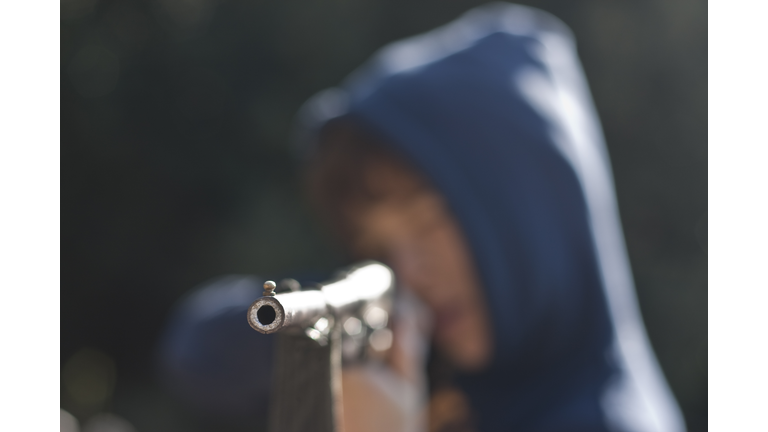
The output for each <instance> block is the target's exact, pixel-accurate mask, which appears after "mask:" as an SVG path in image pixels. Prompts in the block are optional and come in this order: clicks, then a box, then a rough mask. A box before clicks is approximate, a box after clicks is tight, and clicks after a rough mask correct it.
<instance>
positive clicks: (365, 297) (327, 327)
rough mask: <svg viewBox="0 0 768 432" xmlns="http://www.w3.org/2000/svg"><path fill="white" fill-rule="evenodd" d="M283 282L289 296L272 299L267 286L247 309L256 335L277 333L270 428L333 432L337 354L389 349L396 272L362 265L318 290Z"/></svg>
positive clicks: (338, 412)
mask: <svg viewBox="0 0 768 432" xmlns="http://www.w3.org/2000/svg"><path fill="white" fill-rule="evenodd" d="M281 285H284V286H285V287H286V288H287V289H288V290H289V292H283V293H278V294H276V293H275V290H276V289H277V284H275V283H274V282H272V281H267V282H266V283H265V284H264V295H263V296H262V297H260V298H258V299H256V301H254V302H253V304H252V305H251V306H250V308H249V309H248V323H249V324H250V326H251V327H252V328H253V329H254V330H256V331H258V332H260V333H263V334H270V333H278V340H277V350H276V352H275V363H274V364H275V374H274V376H273V389H274V390H273V394H274V398H273V399H272V400H271V405H270V407H269V413H270V418H269V431H271V432H306V431H313V432H314V431H317V432H338V431H340V430H341V429H342V426H341V424H342V418H343V411H342V410H343V407H342V403H341V360H342V350H343V351H344V354H345V356H344V357H345V358H346V357H350V358H355V357H356V358H362V357H364V356H365V355H366V352H368V351H369V350H371V349H372V350H374V351H377V350H379V351H380V350H384V349H386V348H388V346H389V344H391V332H390V331H389V330H388V329H387V328H386V324H387V321H388V316H389V314H390V312H391V309H392V300H393V299H392V296H393V292H394V274H393V273H392V270H390V269H389V267H387V266H385V265H384V264H381V263H378V262H374V261H367V262H363V263H360V264H357V265H355V266H352V267H350V268H347V269H345V270H343V271H341V272H339V273H338V274H337V277H336V278H334V279H332V280H330V281H327V282H324V283H321V284H319V285H318V286H313V287H306V288H304V289H302V287H301V286H300V285H299V284H298V283H297V282H296V281H293V280H289V281H287V282H286V283H281ZM342 333H344V338H343V339H342ZM382 341H383V342H382ZM342 345H343V346H342ZM377 345H378V346H377Z"/></svg>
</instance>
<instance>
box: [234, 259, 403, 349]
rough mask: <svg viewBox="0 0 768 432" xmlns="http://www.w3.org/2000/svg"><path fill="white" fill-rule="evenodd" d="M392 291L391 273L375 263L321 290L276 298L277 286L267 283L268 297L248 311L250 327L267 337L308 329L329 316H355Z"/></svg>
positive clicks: (368, 263) (255, 303) (366, 265)
mask: <svg viewBox="0 0 768 432" xmlns="http://www.w3.org/2000/svg"><path fill="white" fill-rule="evenodd" d="M393 287H394V275H393V273H392V270H390V269H389V267H387V266H385V265H384V264H381V263H378V262H375V261H369V262H365V263H362V264H360V265H358V266H355V267H353V268H351V269H349V270H348V271H346V272H345V273H344V274H343V275H342V276H341V277H340V278H338V279H336V280H332V281H329V282H325V283H323V284H321V285H320V288H319V289H313V290H307V291H296V292H289V293H284V294H277V295H275V294H274V293H273V292H272V290H271V289H270V288H272V289H274V283H271V285H269V282H268V283H267V284H265V288H266V291H265V292H264V294H265V295H264V296H263V297H260V298H258V299H257V300H256V301H255V302H253V304H252V305H251V307H250V308H248V324H250V325H251V327H253V329H254V330H256V331H258V332H260V333H264V334H270V333H274V332H276V331H278V330H280V329H282V328H285V327H308V326H311V325H312V324H313V323H315V322H316V321H317V320H318V319H320V318H321V317H323V316H326V315H332V316H334V317H337V318H340V317H341V316H343V315H349V314H354V313H356V312H357V311H359V310H360V309H361V308H362V307H364V306H365V305H366V304H368V303H371V302H375V301H378V300H381V299H382V298H384V297H385V296H386V295H388V294H390V293H391V291H392V289H393Z"/></svg>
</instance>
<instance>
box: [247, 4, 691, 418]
mask: <svg viewBox="0 0 768 432" xmlns="http://www.w3.org/2000/svg"><path fill="white" fill-rule="evenodd" d="M342 116H344V117H347V118H350V119H352V120H353V121H355V122H357V123H359V124H360V125H362V126H364V127H366V128H367V129H368V130H369V131H370V132H371V133H374V134H377V135H379V136H381V137H382V138H384V141H385V142H388V143H390V144H391V145H392V146H394V147H395V150H396V151H397V152H399V153H400V154H401V155H403V156H404V157H406V158H408V159H409V160H410V161H411V162H412V163H413V164H414V165H415V166H416V167H417V168H418V169H420V170H422V171H423V172H424V173H425V174H426V175H427V176H428V177H429V178H430V179H431V181H432V183H433V184H434V185H435V186H436V187H437V188H438V189H439V190H440V192H441V193H442V194H443V195H444V196H445V198H446V199H447V201H448V203H449V205H450V207H451V209H452V211H453V212H454V214H455V216H456V218H457V219H458V221H459V223H460V225H461V227H462V229H463V230H464V233H465V236H466V237H467V239H468V241H469V244H470V247H471V250H472V255H473V256H474V258H475V263H476V266H477V268H478V270H479V273H480V275H481V278H482V285H483V287H484V289H485V291H486V298H487V300H488V305H489V308H490V311H491V319H492V325H493V328H494V358H493V361H492V364H491V365H490V366H489V367H488V368H487V369H486V370H484V371H482V372H480V373H477V374H471V375H462V376H460V377H459V379H458V384H459V385H460V387H461V388H463V390H464V391H465V393H466V394H467V396H468V398H469V400H470V403H471V405H472V409H473V414H474V419H475V421H476V423H477V426H478V429H479V430H480V431H482V432H491V431H510V430H520V431H536V432H545V431H626V432H630V431H641V432H681V431H684V429H685V426H684V423H683V420H682V416H681V415H680V412H679V410H678V408H677V406H676V403H675V401H674V398H673V397H672V395H671V393H670V391H669V389H668V387H667V385H666V383H665V381H664V378H663V375H662V373H661V371H660V369H659V367H658V364H657V363H656V360H655V358H654V355H653V352H652V350H651V348H650V344H649V342H648V340H647V336H646V334H645V330H644V328H643V324H642V321H641V317H640V313H639V309H638V307H637V302H636V298H635V293H634V287H633V282H632V276H631V270H630V266H629V262H628V259H627V254H626V250H625V246H624V239H623V235H622V230H621V225H620V221H619V216H618V210H617V205H616V199H615V195H614V190H613V180H612V176H611V171H610V165H609V160H608V155H607V153H606V148H605V144H604V142H603V137H602V133H601V130H600V125H599V122H598V120H597V116H596V113H595V110H594V107H593V105H592V101H591V98H590V95H589V90H588V88H587V84H586V80H585V78H584V75H583V72H582V70H581V66H580V64H579V60H578V58H577V55H576V50H575V46H574V41H573V37H572V35H571V33H570V31H569V30H568V28H567V27H566V26H565V25H564V24H563V23H562V22H560V21H559V20H557V19H556V18H554V17H552V16H551V15H549V14H547V13H544V12H542V11H539V10H536V9H532V8H528V7H523V6H518V5H511V4H506V3H494V4H490V5H486V6H483V7H480V8H476V9H473V10H471V11H469V12H467V13H466V14H464V15H463V16H462V17H460V18H459V19H457V20H456V21H454V22H452V23H449V24H447V25H445V26H443V27H440V28H438V29H436V30H433V31H431V32H428V33H426V34H423V35H419V36H416V37H412V38H409V39H406V40H403V41H399V42H396V43H393V44H391V45H389V46H386V47H384V48H383V49H382V50H380V51H379V52H378V53H377V54H375V55H374V56H373V58H372V59H371V60H370V61H369V62H368V63H366V64H365V65H363V66H362V67H361V68H359V69H358V70H357V71H355V72H354V73H353V74H351V75H350V77H349V78H348V79H347V80H346V81H345V82H344V83H343V84H342V85H341V86H339V87H338V88H334V89H330V90H327V91H324V92H322V93H320V94H319V95H317V96H316V97H314V98H312V99H311V100H310V101H309V102H308V103H307V104H306V105H305V107H304V108H303V109H302V111H301V113H300V119H301V121H302V122H303V123H304V125H305V126H306V128H305V133H306V135H305V137H304V139H303V140H302V142H303V143H305V145H307V144H309V145H310V147H309V148H305V149H303V151H304V152H305V153H311V150H312V149H311V144H312V142H313V140H312V139H311V137H312V134H313V133H315V132H316V131H317V130H319V128H321V127H322V125H324V124H325V123H326V122H328V121H330V120H332V119H334V118H338V117H342ZM243 324H245V323H244V322H243Z"/></svg>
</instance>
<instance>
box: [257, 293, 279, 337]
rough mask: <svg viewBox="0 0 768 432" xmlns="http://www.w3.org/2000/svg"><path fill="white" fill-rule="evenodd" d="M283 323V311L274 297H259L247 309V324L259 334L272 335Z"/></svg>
mask: <svg viewBox="0 0 768 432" xmlns="http://www.w3.org/2000/svg"><path fill="white" fill-rule="evenodd" d="M284 322H285V310H284V309H283V306H282V305H281V304H280V302H279V301H278V300H277V299H276V298H275V297H272V296H265V297H261V298H259V299H258V300H256V301H255V302H253V304H252V305H251V307H250V308H248V324H250V326H251V327H252V328H253V329H254V330H256V331H257V332H259V333H263V334H270V333H274V332H276V331H278V330H280V329H281V328H282V327H283V324H284Z"/></svg>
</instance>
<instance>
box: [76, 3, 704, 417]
mask: <svg viewBox="0 0 768 432" xmlns="http://www.w3.org/2000/svg"><path fill="white" fill-rule="evenodd" d="M481 3H482V2H478V1H469V0H409V1H405V0H386V1H385V0H354V1H353V0H325V1H317V0H314V1H313V0H282V1H279V2H268V1H261V0H133V1H131V0H62V1H61V113H62V114H61V141H62V165H63V168H64V169H63V181H64V183H63V184H64V188H63V189H62V197H63V200H62V202H63V209H62V216H63V224H62V252H63V253H62V257H63V258H62V261H63V266H62V269H63V271H62V288H61V291H62V296H61V317H62V318H61V356H62V357H61V359H62V366H63V367H65V369H66V368H67V366H66V365H67V364H69V365H71V364H75V365H76V364H78V363H77V362H78V361H80V360H82V359H80V360H78V358H77V357H74V360H72V359H73V356H75V354H76V353H78V352H81V351H80V350H81V349H83V348H84V347H97V348H98V351H87V352H98V353H100V354H99V356H102V357H98V358H99V359H101V360H99V361H101V363H100V364H106V365H112V364H114V367H115V368H116V373H117V382H116V387H115V388H116V390H115V394H114V396H113V395H102V396H103V399H104V400H109V401H111V402H110V405H111V408H109V409H111V410H113V411H114V412H116V413H118V414H119V415H121V416H124V417H125V418H127V419H128V420H130V421H131V422H132V423H133V424H134V425H135V426H136V427H137V429H138V430H139V431H141V432H150V431H176V430H185V431H197V430H208V429H206V424H205V423H204V422H202V423H201V422H200V421H198V420H197V419H196V418H195V416H194V415H193V414H192V413H189V412H186V411H185V410H184V408H183V407H181V406H179V405H178V403H177V402H176V401H174V400H172V399H171V398H170V397H169V396H168V395H166V394H165V393H164V392H163V391H162V389H161V388H160V387H159V385H158V384H157V383H156V381H155V380H154V376H153V369H152V364H153V363H152V362H153V349H154V345H155V344H156V339H157V336H158V333H159V331H160V329H161V328H162V326H163V323H164V317H165V315H166V314H167V312H168V311H169V309H170V307H171V306H172V305H173V302H174V301H175V300H176V299H177V298H178V297H179V296H180V295H182V294H183V293H184V292H185V291H187V290H188V289H190V288H191V287H193V286H194V285H196V284H198V283H200V282H203V281H205V280H206V279H208V278H211V277H214V276H217V275H221V274H226V273H248V274H260V275H264V276H269V277H278V276H279V275H282V274H286V273H289V272H291V271H296V270H306V269H310V270H327V269H330V268H332V267H334V266H336V265H339V264H341V263H342V261H343V258H342V257H341V255H340V254H339V253H338V251H336V250H335V249H334V248H333V247H332V246H331V245H330V244H329V242H328V241H327V239H326V238H325V237H324V236H323V234H322V232H321V231H320V230H319V229H318V227H317V226H316V225H315V222H314V220H313V219H312V217H311V215H310V214H309V211H308V209H307V207H306V205H305V203H304V201H303V200H302V194H301V186H300V181H299V171H298V169H299V167H298V166H297V163H296V161H295V160H294V159H293V157H292V154H291V150H290V139H291V126H292V121H293V116H294V114H295V113H296V111H297V109H298V107H299V106H300V104H301V103H302V102H303V101H304V100H306V99H307V98H308V97H309V96H311V95H312V94H314V93H315V92H317V91H319V90H321V89H324V88H327V87H329V86H333V85H335V84H337V83H338V82H339V81H340V80H341V79H342V78H343V77H344V76H345V75H346V74H347V73H349V72H350V71H351V70H352V69H353V68H354V67H356V66H358V65H359V64H360V63H361V62H363V61H364V60H365V59H366V58H367V57H368V56H369V55H371V54H372V53H373V52H374V51H375V50H376V49H377V48H380V47H381V46H382V45H384V44H386V43H387V42H390V41H393V40H396V39H399V38H402V37H406V36H410V35H413V34H417V33H420V32H423V31H426V30H430V29H431V28H433V27H436V26H438V25H441V24H444V23H446V22H448V21H450V20H452V19H454V18H456V17H457V16H458V15H460V14H461V13H462V12H464V11H466V10H467V9H469V8H471V7H473V6H476V5H479V4H481ZM525 4H529V5H532V6H536V7H539V8H542V9H544V10H547V11H550V12H552V13H554V14H555V15H557V16H558V17H560V18H561V19H562V20H564V21H565V22H566V23H567V24H568V25H570V26H571V27H572V29H573V30H574V33H575V34H576V37H577V40H578V44H579V50H580V55H581V57H582V60H583V62H584V66H585V69H586V73H587V77H588V79H589V81H590V85H591V87H592V90H593V93H594V97H595V101H596V104H597V108H598V111H599V112H600V115H601V119H602V122H603V125H604V128H605V133H606V137H607V141H608V145H609V151H610V155H611V159H612V161H613V165H614V174H615V177H616V186H617V189H618V194H619V203H620V206H621V212H622V219H623V223H624V228H625V232H626V237H627V243H628V247H629V251H630V256H631V259H632V264H633V268H634V272H635V279H636V281H637V286H638V295H639V298H640V301H641V306H642V310H643V314H644V317H645V320H646V324H647V327H648V331H649V333H650V336H651V339H652V342H653V345H654V347H655V349H656V351H657V354H658V357H659V359H660V362H661V364H662V366H663V369H664V371H665V373H666V375H667V377H668V379H669V381H670V383H671V385H672V387H673V389H674V391H675V394H676V395H677V397H678V399H679V400H680V403H681V405H682V407H683V409H684V411H685V414H686V418H687V421H688V424H689V427H690V430H691V431H703V430H706V429H707V315H706V314H707V256H706V231H707V228H706V224H707V216H706V215H707V213H706V211H707V136H706V124H707V117H706V115H707V99H706V97H707V33H706V30H707V28H706V26H707V16H706V14H707V12H706V10H707V9H706V7H707V4H706V2H705V1H703V0H676V1H674V2H670V1H664V0H650V1H631V0H627V1H623V2H615V1H607V0H584V1H568V2H564V1H554V0H549V1H545V0H542V1H529V2H525ZM105 353H106V354H105ZM81 355H82V354H81ZM72 362H75V363H72ZM74 367H75V366H69V368H70V369H72V368H74ZM110 367H112V366H110ZM70 369H66V370H67V371H68V372H67V374H64V375H65V376H64V377H63V378H67V377H68V378H67V379H70V380H71V379H73V378H72V377H73V376H77V373H75V372H71V371H70ZM72 370H75V371H76V370H77V369H72ZM105 373H107V372H105ZM88 376H90V375H88ZM110 379H111V378H110ZM77 385H79V384H77V383H74V384H73V383H68V384H67V386H64V387H66V388H70V389H71V388H79V387H77ZM92 385H94V386H97V387H98V386H99V385H100V384H98V383H96V384H92ZM72 386H75V387H72ZM64 387H63V390H62V406H63V407H65V408H67V409H72V410H73V411H74V412H76V411H77V406H76V401H73V400H72V397H71V395H70V394H69V393H67V391H66V390H65V389H64ZM99 388H101V389H102V390H104V389H107V388H111V387H104V386H103V385H102V387H99ZM110 391H111V390H110ZM213 429H215V430H225V429H226V427H225V426H223V425H219V426H217V427H215V428H213V427H211V429H210V430H213ZM233 430H234V429H233Z"/></svg>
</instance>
